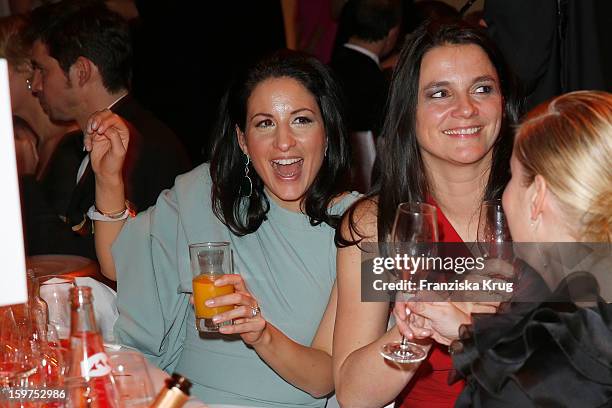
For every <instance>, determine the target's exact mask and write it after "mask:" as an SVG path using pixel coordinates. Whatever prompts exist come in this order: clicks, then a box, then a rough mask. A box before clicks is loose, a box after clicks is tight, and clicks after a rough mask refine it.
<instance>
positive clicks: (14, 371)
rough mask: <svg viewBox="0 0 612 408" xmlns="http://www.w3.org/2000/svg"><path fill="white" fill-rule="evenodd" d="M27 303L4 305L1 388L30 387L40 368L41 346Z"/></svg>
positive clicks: (0, 325)
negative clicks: (39, 347)
mask: <svg viewBox="0 0 612 408" xmlns="http://www.w3.org/2000/svg"><path fill="white" fill-rule="evenodd" d="M19 308H21V309H23V311H25V312H26V313H27V308H25V305H16V306H4V307H0V388H10V387H24V386H27V384H28V380H29V378H30V377H31V376H32V375H33V374H36V371H37V368H38V359H39V354H38V349H37V347H36V344H35V342H34V339H33V338H32V336H31V335H32V330H33V328H32V325H31V322H30V320H29V319H30V318H29V316H28V315H27V314H23V313H22V312H21V311H20V310H18V309H19Z"/></svg>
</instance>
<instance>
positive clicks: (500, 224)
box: [477, 200, 512, 261]
mask: <svg viewBox="0 0 612 408" xmlns="http://www.w3.org/2000/svg"><path fill="white" fill-rule="evenodd" d="M477 240H478V247H479V248H480V252H481V254H482V255H483V256H484V258H486V259H488V258H500V259H503V260H506V261H512V244H511V242H512V237H511V236H510V230H509V229H508V222H507V221H506V214H504V209H503V207H502V203H501V200H487V201H484V202H483V203H482V206H481V207H480V214H479V218H478V233H477Z"/></svg>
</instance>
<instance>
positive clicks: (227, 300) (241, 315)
mask: <svg viewBox="0 0 612 408" xmlns="http://www.w3.org/2000/svg"><path fill="white" fill-rule="evenodd" d="M214 284H215V286H225V285H232V286H233V287H234V293H231V294H228V295H223V296H218V297H215V298H212V299H209V300H207V301H206V302H205V304H206V306H208V307H221V306H230V305H233V306H234V309H232V310H229V311H227V312H223V313H219V314H217V315H215V316H214V317H213V322H215V323H216V324H220V323H223V322H227V321H233V324H232V325H226V326H221V327H220V328H219V333H222V334H239V335H240V337H241V338H242V340H243V341H244V342H245V343H246V344H250V345H254V344H256V343H258V342H259V341H261V339H262V336H263V334H264V331H265V328H266V320H265V319H264V318H263V317H262V316H261V312H260V310H259V305H258V303H257V299H255V298H254V297H253V295H252V294H251V293H250V292H249V290H248V289H247V287H246V284H245V283H244V280H243V279H242V276H240V275H236V274H233V275H232V274H227V275H223V276H222V277H220V278H218V279H216V280H215V283H214Z"/></svg>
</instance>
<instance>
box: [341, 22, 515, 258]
mask: <svg viewBox="0 0 612 408" xmlns="http://www.w3.org/2000/svg"><path fill="white" fill-rule="evenodd" d="M463 44H465V45H469V44H474V45H477V46H479V47H480V48H481V49H482V50H483V51H484V52H485V53H486V54H487V56H488V57H489V60H490V61H491V63H492V64H493V66H494V67H495V69H496V71H497V75H498V77H499V81H500V87H501V93H502V97H503V102H504V112H503V118H502V124H501V128H500V133H499V135H498V137H497V139H496V141H495V144H494V145H493V158H492V163H491V171H490V175H489V180H488V182H487V185H486V188H485V192H484V197H483V199H484V200H487V199H493V198H499V197H500V196H501V193H502V192H503V189H504V187H505V185H506V184H507V183H508V180H509V179H510V172H509V168H510V164H509V163H510V156H511V155H512V143H513V128H512V127H513V125H514V124H515V123H516V121H517V120H518V117H519V115H520V112H521V108H522V99H521V98H520V97H519V95H518V94H519V90H518V84H517V82H516V80H515V77H514V76H513V75H512V73H511V71H510V69H509V68H508V65H507V64H506V62H505V60H504V58H503V56H502V54H501V52H500V51H499V49H498V48H497V47H496V46H495V44H494V43H493V42H492V41H491V40H490V39H489V38H488V37H487V35H486V33H485V32H484V30H482V29H481V28H479V27H474V26H472V25H469V24H467V23H464V22H461V21H453V22H439V21H430V22H426V23H424V24H423V25H421V26H420V27H419V28H418V29H417V30H415V31H414V32H413V33H412V34H410V35H409V36H407V38H406V43H405V44H404V46H403V48H402V51H401V53H400V57H399V61H398V64H397V66H396V67H395V70H394V71H393V77H392V83H391V88H390V90H389V97H388V100H387V108H386V116H385V122H384V125H383V129H382V132H381V135H380V137H379V140H378V146H377V152H378V153H377V157H376V161H375V163H374V177H373V178H374V179H375V180H376V181H375V183H374V185H373V186H372V191H371V192H370V193H369V194H368V195H367V196H366V197H365V198H364V199H368V198H369V197H373V196H378V214H377V221H378V240H379V242H384V241H386V240H387V237H388V236H389V234H390V233H391V228H392V224H393V219H394V216H395V210H396V208H397V206H398V204H400V203H402V202H406V201H425V200H426V198H427V196H428V194H429V191H430V186H429V182H428V180H427V175H426V173H425V167H424V164H423V158H422V157H421V152H420V149H419V144H418V142H417V135H416V129H415V124H416V109H417V102H418V91H419V77H420V70H421V61H422V60H423V56H424V55H425V54H426V53H427V52H428V51H430V50H431V49H433V48H435V47H440V46H444V45H463ZM355 207H356V206H355V205H353V206H352V207H351V209H349V211H347V212H346V213H345V217H348V221H349V226H350V229H351V231H352V232H354V233H356V235H355V234H352V236H353V237H355V236H356V237H358V238H360V237H361V238H363V236H362V234H360V233H359V231H358V230H357V228H356V224H355V222H354V209H355ZM359 240H360V239H357V240H354V239H348V238H346V237H342V236H341V235H340V234H339V233H336V243H337V244H338V245H340V246H346V245H354V244H356V243H357V242H359Z"/></svg>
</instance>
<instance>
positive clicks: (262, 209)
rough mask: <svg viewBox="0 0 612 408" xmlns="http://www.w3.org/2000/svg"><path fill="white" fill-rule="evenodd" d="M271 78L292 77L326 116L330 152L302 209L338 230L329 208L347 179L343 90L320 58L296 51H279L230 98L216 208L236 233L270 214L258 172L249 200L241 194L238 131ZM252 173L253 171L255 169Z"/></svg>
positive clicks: (214, 174)
mask: <svg viewBox="0 0 612 408" xmlns="http://www.w3.org/2000/svg"><path fill="white" fill-rule="evenodd" d="M270 78H292V79H295V80H296V81H298V82H299V83H300V84H302V85H303V86H304V87H305V88H306V89H307V90H308V91H309V92H310V93H311V94H312V95H313V97H314V98H315V100H316V101H317V104H318V106H319V110H320V111H321V115H322V117H323V123H324V128H325V135H326V138H327V152H326V156H325V158H324V160H323V163H322V165H321V169H320V170H319V172H318V174H317V176H316V177H315V179H314V181H313V183H312V185H311V186H310V187H309V188H308V190H307V191H306V193H305V196H304V198H303V209H304V212H305V213H306V215H308V217H309V218H310V224H311V225H319V224H321V223H322V222H324V223H327V224H329V225H330V226H332V227H334V228H335V227H336V226H337V224H338V222H339V220H340V217H339V216H335V215H330V214H329V213H328V209H329V205H330V202H331V200H332V198H334V197H335V196H337V195H338V194H339V193H340V192H341V191H342V186H343V182H342V176H343V175H345V174H346V173H347V169H348V166H349V150H348V149H349V146H348V142H347V133H346V129H345V125H344V121H343V114H344V112H343V103H342V97H341V95H342V94H341V90H340V89H339V87H338V85H337V83H336V81H335V80H334V78H333V77H332V74H331V72H330V70H329V69H328V68H327V67H326V66H325V65H323V64H322V63H321V62H319V61H318V60H317V59H316V58H314V57H310V56H307V55H305V54H301V53H298V52H293V51H287V50H285V51H280V52H277V53H274V54H272V55H270V56H268V57H266V58H264V59H263V60H261V61H259V62H258V63H256V64H255V65H254V66H252V67H251V68H250V69H248V70H246V71H245V72H244V73H243V74H242V75H240V76H239V77H238V78H237V79H236V80H235V81H234V82H233V84H232V85H231V86H230V88H229V89H228V90H227V92H226V93H225V95H224V97H223V99H222V101H221V105H220V109H219V119H218V122H217V124H216V126H215V129H214V134H213V138H214V141H213V146H212V155H211V156H212V158H211V162H210V175H211V178H212V182H213V187H212V208H213V211H214V213H215V215H216V216H217V218H219V220H221V222H223V223H224V224H225V225H226V226H227V227H228V228H229V229H230V230H231V231H232V232H233V233H234V234H236V235H239V236H242V235H246V234H250V233H252V232H255V231H256V230H257V229H258V228H259V226H260V225H261V223H262V222H263V221H264V220H265V219H266V213H267V212H268V210H269V209H270V203H269V201H268V197H267V196H266V195H265V194H264V184H263V181H262V180H261V178H260V177H259V175H257V173H256V172H255V171H251V172H250V173H249V175H250V177H251V179H252V181H253V189H252V193H251V195H250V197H249V198H246V197H242V196H241V194H240V185H241V183H240V181H241V180H242V179H243V177H244V169H245V155H244V153H243V152H242V150H240V146H239V145H238V137H237V134H236V133H237V132H236V127H238V128H239V129H240V130H241V131H242V132H244V130H245V125H246V115H247V101H248V99H249V96H250V95H251V92H253V90H254V89H255V87H256V86H257V85H258V84H260V83H261V82H263V81H265V80H267V79H270ZM251 170H254V169H253V167H252V166H251Z"/></svg>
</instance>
